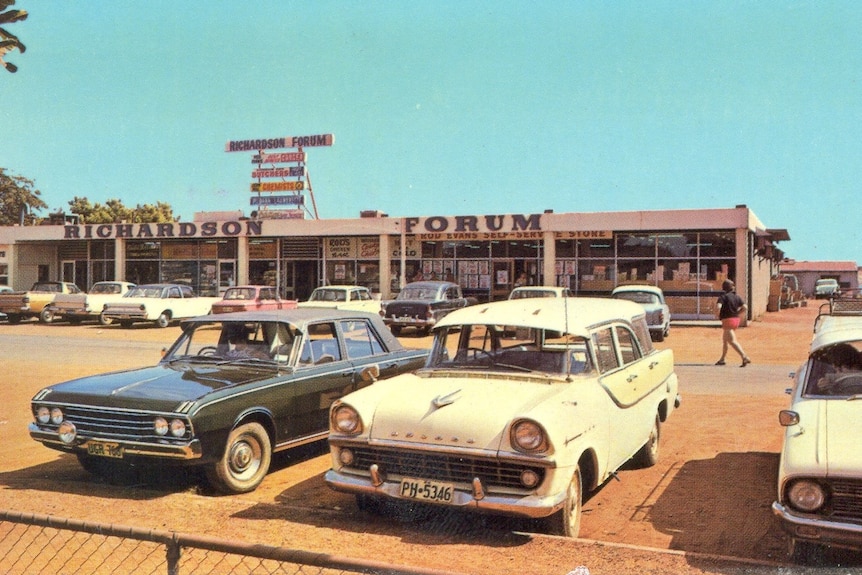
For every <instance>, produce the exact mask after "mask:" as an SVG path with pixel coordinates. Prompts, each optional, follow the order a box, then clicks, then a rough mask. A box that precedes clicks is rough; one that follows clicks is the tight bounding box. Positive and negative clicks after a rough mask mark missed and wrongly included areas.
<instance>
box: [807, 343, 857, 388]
mask: <svg viewBox="0 0 862 575" xmlns="http://www.w3.org/2000/svg"><path fill="white" fill-rule="evenodd" d="M805 394H806V395H825V396H832V397H849V396H853V395H858V394H862V341H851V342H841V343H837V344H835V345H830V346H827V347H825V348H822V349H819V350H817V351H816V352H814V353H813V354H812V355H811V358H810V360H809V369H808V380H807V382H806V386H805Z"/></svg>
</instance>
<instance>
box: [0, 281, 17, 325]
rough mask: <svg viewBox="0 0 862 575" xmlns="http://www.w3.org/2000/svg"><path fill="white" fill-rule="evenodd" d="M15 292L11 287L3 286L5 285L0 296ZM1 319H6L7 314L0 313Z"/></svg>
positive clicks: (0, 291)
mask: <svg viewBox="0 0 862 575" xmlns="http://www.w3.org/2000/svg"><path fill="white" fill-rule="evenodd" d="M13 291H15V290H13V289H12V288H11V287H9V286H3V285H0V294H3V293H11V292H13ZM0 319H6V314H5V313H2V312H0Z"/></svg>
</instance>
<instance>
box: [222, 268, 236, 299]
mask: <svg viewBox="0 0 862 575" xmlns="http://www.w3.org/2000/svg"><path fill="white" fill-rule="evenodd" d="M234 285H236V260H219V262H218V295H223V294H224V292H225V291H226V290H227V288H229V287H231V286H234Z"/></svg>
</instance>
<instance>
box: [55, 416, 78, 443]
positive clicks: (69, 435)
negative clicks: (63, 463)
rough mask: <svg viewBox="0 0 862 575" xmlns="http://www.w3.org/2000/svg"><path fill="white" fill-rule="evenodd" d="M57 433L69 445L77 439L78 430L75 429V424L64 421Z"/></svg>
mask: <svg viewBox="0 0 862 575" xmlns="http://www.w3.org/2000/svg"><path fill="white" fill-rule="evenodd" d="M57 434H58V435H59V437H60V441H62V442H63V443H65V444H66V445H69V444H71V443H72V442H73V441H75V437H76V436H77V435H78V430H77V429H75V426H74V424H71V423H69V422H68V421H64V422H63V423H61V424H60V429H58V430H57Z"/></svg>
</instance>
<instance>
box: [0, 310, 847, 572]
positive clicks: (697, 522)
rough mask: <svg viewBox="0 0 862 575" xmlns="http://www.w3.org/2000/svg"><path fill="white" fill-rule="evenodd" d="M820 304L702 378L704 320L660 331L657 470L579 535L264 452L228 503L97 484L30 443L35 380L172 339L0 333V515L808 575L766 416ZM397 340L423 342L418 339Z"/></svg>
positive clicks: (128, 359)
mask: <svg viewBox="0 0 862 575" xmlns="http://www.w3.org/2000/svg"><path fill="white" fill-rule="evenodd" d="M819 303H820V302H814V301H811V302H809V305H808V306H807V307H798V308H792V309H786V310H782V311H780V312H777V313H767V314H765V315H763V316H762V317H761V318H759V319H758V320H757V321H754V322H750V323H749V325H748V326H747V327H745V328H743V329H740V330H739V332H738V336H739V338H740V341H741V343H742V345H743V346H744V347H745V349H746V352H747V353H748V355H749V356H750V357H751V358H752V359H753V363H752V364H751V365H749V366H747V367H746V368H744V369H741V368H740V367H739V363H737V362H736V361H729V362H728V364H727V365H726V366H715V365H713V364H714V363H715V361H716V359H717V358H718V356H719V354H720V349H721V333H720V330H719V328H718V327H717V324H716V325H712V324H709V325H706V324H703V323H700V324H695V323H692V324H691V325H682V324H680V325H677V324H675V325H674V326H673V329H672V330H671V334H670V336H669V337H668V339H667V340H665V341H663V342H657V343H656V344H655V345H656V347H660V348H666V347H669V348H672V349H673V350H674V355H675V358H676V365H677V373H678V375H679V379H680V389H681V393H682V406H681V407H680V409H679V410H677V411H675V412H674V414H673V416H672V417H671V419H669V420H668V422H667V423H666V424H665V425H664V426H663V427H662V435H661V447H660V450H661V451H660V457H659V463H658V464H657V465H656V466H654V467H651V468H648V469H624V470H623V471H621V472H620V473H619V474H618V479H619V481H614V480H612V481H610V482H609V483H607V484H606V485H605V486H604V487H603V488H602V489H601V490H599V492H598V493H596V494H595V495H594V496H593V497H591V498H590V499H589V500H588V501H586V502H585V504H584V517H583V520H582V523H581V536H580V538H579V539H577V540H571V539H565V538H560V537H550V536H546V535H542V534H540V533H538V532H537V531H536V528H535V526H534V525H533V524H531V523H530V522H527V521H517V520H509V519H501V518H499V517H491V516H474V515H467V514H461V513H454V512H447V511H446V510H445V509H437V508H435V509H431V510H425V509H423V510H418V509H417V510H410V509H402V510H397V509H396V510H393V512H392V513H393V514H392V515H391V516H389V517H379V516H374V515H369V514H366V513H364V512H361V511H359V509H358V508H357V507H356V504H355V502H354V500H353V498H352V497H351V496H348V495H345V494H340V493H336V492H333V491H331V490H330V489H328V488H327V487H326V485H325V484H324V481H323V474H324V473H325V471H326V470H327V469H328V468H329V458H328V454H327V451H326V448H325V446H324V445H316V446H313V447H311V448H307V449H303V450H302V451H301V452H299V453H297V452H292V453H288V454H286V455H280V456H277V457H276V458H275V460H274V464H273V469H272V471H271V472H270V474H269V475H268V476H267V477H266V479H264V481H263V483H262V484H261V486H260V487H259V488H258V489H257V490H256V491H254V492H252V493H248V494H244V495H238V496H217V495H215V494H214V493H211V492H209V491H208V490H207V488H206V487H201V486H200V485H201V482H199V481H197V479H198V478H196V477H192V476H191V473H190V472H178V471H176V470H174V471H170V472H168V471H163V472H160V473H157V472H154V471H151V472H146V473H141V474H139V475H137V476H135V477H133V478H121V479H120V478H118V479H117V480H116V481H111V482H105V481H99V480H97V479H95V478H93V477H92V476H89V475H88V474H87V473H86V472H84V471H83V470H82V469H81V468H80V466H79V465H78V463H77V461H76V459H75V458H74V457H73V456H69V455H64V454H59V453H57V452H54V451H51V450H49V449H46V448H44V447H42V446H41V445H38V444H37V443H35V442H34V441H32V440H31V439H30V438H29V436H28V434H27V424H28V423H29V421H30V415H29V401H30V398H31V397H32V396H33V395H34V394H35V393H36V392H37V391H38V390H39V389H41V388H42V387H43V386H44V385H46V384H49V383H55V382H59V381H63V380H66V379H70V378H72V377H76V376H80V375H86V374H91V373H99V372H104V371H109V370H114V369H121V368H124V367H136V366H142V365H147V364H151V363H154V362H156V361H158V358H159V354H160V352H161V350H162V349H163V348H164V347H165V346H167V345H168V344H170V343H171V342H172V341H173V340H174V339H175V338H176V336H177V334H178V331H177V330H178V329H179V328H177V327H170V328H168V329H158V328H153V327H150V326H147V325H141V326H135V327H134V328H132V329H122V328H121V327H119V326H101V325H98V324H85V325H79V326H72V325H69V324H65V323H60V324H52V325H44V324H38V323H35V322H24V323H21V324H19V325H8V324H6V323H5V322H3V323H0V349H2V350H3V352H2V353H3V365H4V369H3V370H2V375H0V380H2V389H3V396H2V397H3V402H2V405H0V509H4V510H10V511H17V512H24V513H35V514H43V515H51V516H56V517H67V518H72V519H78V520H85V521H93V522H103V523H113V524H120V525H131V526H135V527H141V528H150V529H160V530H171V531H179V532H186V533H198V534H203V535H210V536H214V537H223V538H231V539H235V540H240V541H244V542H250V543H261V544H267V545H278V546H284V547H290V548H295V549H304V550H308V551H313V552H319V553H331V554H336V555H341V556H348V557H357V558H365V559H375V560H378V561H386V562H390V563H393V564H400V565H410V566H415V567H424V568H437V569H446V570H450V571H454V572H462V573H475V574H480V575H484V574H488V575H491V574H495V575H496V574H499V573H516V574H535V575H565V574H566V573H568V572H569V571H571V570H573V569H574V568H575V567H577V566H580V565H583V566H586V567H587V568H588V569H589V571H590V573H591V574H593V575H596V574H603V573H608V574H615V573H661V574H667V573H722V574H730V573H804V572H808V571H809V569H810V568H809V567H804V566H798V565H790V564H788V563H787V561H786V558H785V546H786V539H785V537H784V535H783V533H782V532H781V531H780V529H779V527H778V526H777V524H776V523H775V521H774V518H773V516H772V511H771V509H770V505H771V503H772V501H773V500H774V498H775V477H776V472H777V468H778V453H779V450H780V447H781V438H782V429H781V427H780V426H779V424H778V415H777V414H778V411H779V410H780V409H782V408H784V407H786V406H787V403H788V399H787V396H786V395H785V393H784V390H785V389H786V388H787V387H789V385H790V379H789V378H788V374H789V373H790V372H791V371H793V370H794V369H796V367H797V365H798V364H799V363H800V362H802V361H803V360H804V359H805V357H806V353H807V349H808V343H809V342H810V339H811V334H812V326H813V322H814V318H815V316H816V314H817V309H818V306H819ZM401 341H402V342H403V343H404V344H405V345H407V346H414V347H420V346H427V345H428V344H429V343H430V337H413V336H412V335H410V334H408V335H406V336H405V337H402V338H401ZM729 359H733V360H735V359H736V358H735V357H731V356H729ZM823 561H824V565H825V566H822V567H818V568H817V569H816V572H817V573H832V572H834V573H846V572H848V570H850V572H852V571H856V570H859V571H862V554H856V553H850V552H837V551H836V552H834V553H827V554H826V555H825V556H824V557H823ZM0 563H2V560H0ZM830 567H831V568H830ZM0 570H2V565H0ZM812 572H813V571H812Z"/></svg>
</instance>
